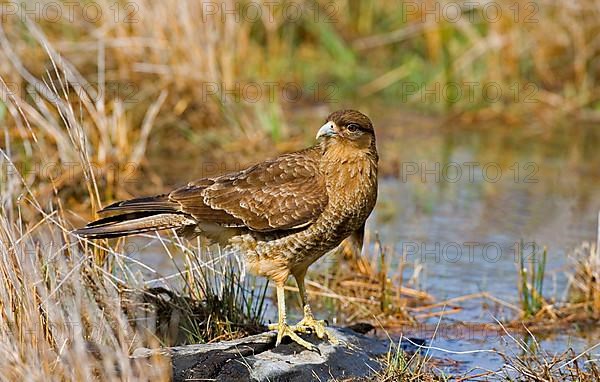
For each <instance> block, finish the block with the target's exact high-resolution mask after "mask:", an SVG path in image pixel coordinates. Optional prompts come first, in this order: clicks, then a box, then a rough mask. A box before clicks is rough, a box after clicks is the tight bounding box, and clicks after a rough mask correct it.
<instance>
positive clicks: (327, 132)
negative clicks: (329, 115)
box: [317, 121, 337, 139]
mask: <svg viewBox="0 0 600 382" xmlns="http://www.w3.org/2000/svg"><path fill="white" fill-rule="evenodd" d="M336 128H337V126H336V125H335V123H333V122H331V121H327V123H325V124H324V125H323V126H321V128H320V129H319V131H318V132H317V139H319V138H321V137H332V136H334V135H337V131H336Z"/></svg>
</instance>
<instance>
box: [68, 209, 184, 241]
mask: <svg viewBox="0 0 600 382" xmlns="http://www.w3.org/2000/svg"><path fill="white" fill-rule="evenodd" d="M191 224H195V221H194V220H193V219H191V218H189V217H188V216H186V215H184V214H181V213H161V212H156V211H143V212H141V211H140V212H130V213H125V214H120V215H115V216H110V217H107V218H103V219H99V220H96V221H94V222H91V223H90V224H88V225H87V226H85V227H83V228H80V229H78V230H75V231H73V233H75V234H76V235H79V236H83V237H87V238H91V239H108V238H114V237H120V236H128V235H133V234H137V233H143V232H150V231H158V230H163V229H170V228H183V227H185V226H187V225H191Z"/></svg>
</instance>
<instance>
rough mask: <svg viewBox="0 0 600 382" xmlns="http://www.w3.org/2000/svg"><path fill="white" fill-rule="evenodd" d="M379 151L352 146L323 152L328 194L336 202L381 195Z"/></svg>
mask: <svg viewBox="0 0 600 382" xmlns="http://www.w3.org/2000/svg"><path fill="white" fill-rule="evenodd" d="M377 160H378V157H377V151H376V150H375V148H374V147H367V148H364V149H357V148H356V147H352V146H350V145H343V144H338V145H335V146H329V147H328V148H327V150H325V152H324V153H323V158H322V162H321V171H323V173H324V174H325V179H326V186H327V192H328V193H329V195H330V201H331V199H332V198H331V196H333V197H334V199H337V200H340V197H341V198H343V199H347V198H356V197H358V198H361V197H362V198H364V197H366V195H363V194H365V193H373V192H374V193H375V194H376V192H377Z"/></svg>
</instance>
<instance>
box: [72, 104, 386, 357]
mask: <svg viewBox="0 0 600 382" xmlns="http://www.w3.org/2000/svg"><path fill="white" fill-rule="evenodd" d="M317 139H318V140H319V142H318V144H317V145H315V146H313V147H310V148H307V149H304V150H301V151H298V152H294V153H289V154H284V155H281V156H279V157H277V158H275V159H271V160H267V161H265V162H262V163H259V164H257V165H255V166H252V167H250V168H248V169H246V170H243V171H240V172H236V173H232V174H227V175H223V176H220V177H216V178H205V179H201V180H198V181H195V182H191V183H189V184H188V185H187V186H185V187H181V188H178V189H175V190H174V191H171V192H170V193H167V194H162V195H157V196H152V197H146V198H137V199H131V200H126V201H122V202H117V203H114V204H111V205H109V206H108V207H106V208H104V209H103V210H102V211H100V212H101V213H103V214H104V213H114V214H115V215H113V216H109V217H105V218H103V219H99V220H96V221H94V222H92V223H90V224H88V225H87V226H86V227H84V228H82V229H79V230H77V231H75V233H76V234H78V235H81V236H85V237H89V238H94V239H98V238H111V237H119V236H124V235H131V234H136V233H141V232H148V231H155V230H161V229H171V228H174V229H178V230H179V231H180V232H181V233H183V234H186V235H195V234H201V235H204V236H206V237H207V238H209V239H212V240H214V241H215V242H217V243H219V244H220V245H222V246H226V247H228V248H230V249H232V250H234V251H237V252H239V253H240V254H241V255H242V257H243V259H244V260H245V262H246V264H247V265H248V267H249V269H250V271H251V272H253V273H254V274H257V275H261V276H265V277H267V278H269V279H271V280H273V281H274V282H275V284H276V285H277V298H278V303H279V305H278V307H279V323H278V325H277V329H278V343H279V342H280V341H281V338H282V336H284V335H287V336H290V337H291V338H292V339H294V340H295V341H296V342H299V343H300V344H302V345H303V346H305V347H308V348H312V345H310V343H308V342H306V341H305V340H303V339H301V338H300V337H299V336H298V335H297V334H295V332H294V331H304V330H305V329H310V330H311V331H314V332H316V334H317V335H318V336H319V337H320V338H322V337H323V335H324V334H325V333H326V330H325V329H324V326H323V323H322V321H316V320H314V318H313V316H312V313H311V311H310V307H309V305H308V303H307V301H306V292H305V288H304V276H305V274H306V270H307V268H308V267H309V266H310V265H311V264H312V263H313V262H315V261H316V260H317V259H318V258H320V257H321V256H323V255H324V254H326V253H327V252H329V251H331V250H332V249H334V248H335V247H337V246H338V245H339V244H340V243H341V242H342V241H343V240H344V239H345V238H347V237H348V236H350V235H352V236H353V238H354V239H355V240H354V241H355V243H358V244H359V245H360V246H362V236H363V231H364V223H365V220H366V219H367V217H368V216H369V214H370V213H371V211H372V209H373V207H374V206H375V202H376V199H377V160H378V156H377V149H376V147H375V132H374V130H373V125H372V123H371V121H370V120H369V118H368V117H367V116H365V115H364V114H362V113H360V112H358V111H355V110H340V111H337V112H335V113H332V114H331V115H329V117H327V121H326V123H325V124H324V125H323V126H322V127H321V129H320V130H319V132H318V133H317ZM290 275H292V276H294V278H295V279H296V281H297V282H298V287H299V289H300V294H301V297H302V301H303V304H304V310H305V316H304V319H303V320H302V321H301V322H300V323H299V324H298V325H296V326H295V327H290V326H288V325H287V323H286V322H285V305H284V301H283V297H284V296H283V285H284V283H285V281H286V280H287V278H288V277H289V276H290Z"/></svg>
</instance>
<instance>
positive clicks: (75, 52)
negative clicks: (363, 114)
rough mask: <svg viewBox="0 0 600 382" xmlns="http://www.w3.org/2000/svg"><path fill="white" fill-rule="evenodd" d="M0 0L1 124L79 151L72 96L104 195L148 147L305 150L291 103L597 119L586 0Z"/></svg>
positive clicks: (592, 15)
mask: <svg viewBox="0 0 600 382" xmlns="http://www.w3.org/2000/svg"><path fill="white" fill-rule="evenodd" d="M1 4H2V25H1V28H0V42H1V48H2V49H1V50H0V76H2V79H3V81H4V83H3V84H2V90H3V91H2V102H4V103H0V121H2V123H3V124H4V125H8V126H9V127H10V130H9V131H8V134H9V135H10V136H11V137H14V138H17V139H20V140H25V141H28V140H31V139H34V140H37V141H38V144H39V143H40V142H43V143H42V145H44V146H45V147H46V148H47V150H44V151H45V153H44V155H45V157H44V158H45V159H48V158H52V157H56V156H57V154H56V153H57V152H58V153H60V155H58V156H59V158H57V159H58V160H59V161H66V160H67V159H68V158H69V157H70V158H71V159H73V158H74V157H76V156H77V155H76V153H73V152H71V151H72V148H71V147H70V146H71V145H70V144H68V142H66V141H67V135H68V134H64V126H63V125H64V124H65V121H62V120H61V118H60V117H59V115H60V113H58V109H57V107H58V108H60V107H65V105H66V104H71V105H73V115H74V117H75V119H76V120H77V121H78V122H79V123H80V124H81V125H82V126H83V127H84V130H85V137H86V145H87V148H86V149H87V150H88V151H89V154H90V155H91V156H90V160H91V161H92V162H93V163H94V164H95V165H96V166H97V167H98V168H101V169H107V168H110V169H111V171H110V172H111V174H109V175H107V176H106V178H107V179H106V181H107V182H108V183H109V185H108V186H110V187H108V188H107V187H104V189H106V190H107V191H106V192H107V193H108V194H107V195H106V196H108V197H109V198H112V197H114V196H115V195H114V193H115V192H116V193H117V195H119V196H121V197H122V196H126V195H123V194H118V192H120V188H121V187H122V186H120V185H119V184H122V183H123V182H116V181H115V179H121V180H122V179H124V178H127V176H128V174H130V173H131V172H132V168H131V166H127V165H125V163H130V164H131V163H135V166H136V170H139V169H141V168H143V167H144V166H145V165H146V164H147V160H146V159H144V155H143V154H144V153H145V151H146V149H148V150H149V151H150V152H152V153H156V154H157V155H153V156H151V157H153V158H170V157H171V156H172V155H175V154H178V155H182V152H183V153H186V155H188V156H191V157H194V158H198V157H199V156H198V153H202V155H201V156H200V159H201V160H202V162H203V163H206V162H211V161H213V162H215V163H216V162H218V163H224V165H223V166H224V167H225V168H226V169H227V170H232V169H234V168H233V167H235V166H239V163H243V164H246V163H247V162H248V161H250V160H251V159H250V158H253V157H254V155H255V154H256V153H257V152H261V153H263V154H265V153H266V154H274V153H275V152H279V151H285V150H289V149H293V148H297V147H301V146H303V145H305V144H307V143H308V142H310V141H311V139H312V133H313V130H314V128H312V127H311V128H308V127H307V126H303V125H302V123H298V122H296V123H291V122H290V120H294V119H293V118H292V116H293V115H294V113H297V112H298V111H299V110H310V111H309V113H314V110H316V113H317V114H319V115H320V114H323V117H324V116H325V115H326V114H327V112H328V111H331V110H334V109H338V108H341V107H362V108H363V109H364V108H367V109H368V110H373V112H375V113H379V110H386V109H387V110H389V109H405V110H410V111H415V110H416V111H419V112H421V113H425V114H435V115H441V116H443V117H446V118H448V117H450V118H458V119H459V122H460V124H469V123H477V122H480V121H482V120H489V119H499V120H501V121H502V123H503V124H509V125H510V124H526V123H528V121H532V120H533V121H540V120H542V121H555V120H557V119H560V118H565V117H568V118H577V119H580V120H586V121H589V120H591V121H597V120H598V119H599V118H600V113H599V112H598V108H599V107H600V103H599V95H600V92H599V86H598V83H597V82H598V79H597V76H598V73H600V71H599V70H598V67H599V65H600V61H599V60H598V58H599V57H600V43H599V41H600V40H598V29H599V27H600V23H599V22H598V19H599V18H598V16H599V15H598V13H599V12H600V7H598V6H597V2H595V1H593V0H577V1H573V2H569V4H565V3H563V2H559V1H500V2H467V3H464V4H463V3H461V2H438V1H429V0H427V1H404V2H387V1H386V2H383V1H374V0H366V1H355V0H346V1H338V2H329V1H281V2H253V1H239V2H237V1H236V2H234V1H218V2H214V1H185V0H184V1H176V0H166V1H161V2H155V1H144V0H136V1H113V0H99V1H93V2H82V3H77V4H75V5H74V3H68V2H67V3H62V2H44V1H41V2H34V1H32V2H24V3H16V2H6V1H3V2H2V3H1ZM51 57H52V58H53V59H54V61H55V62H56V63H55V64H53V63H52V62H51ZM56 66H58V68H57V67H56ZM59 77H63V81H62V82H63V83H62V85H61V86H62V88H63V91H60V88H61V86H57V84H56V82H60V81H59ZM55 93H57V94H55ZM82 97H83V98H86V99H85V100H81V98H82ZM57 98H58V99H62V100H63V101H62V102H56V99H57ZM67 101H68V102H67ZM17 104H18V105H20V108H21V110H17V108H16V107H15V106H16V105H17ZM60 104H62V106H60ZM63 114H64V113H63ZM25 118H27V119H29V123H30V124H33V125H38V126H40V127H43V128H42V129H40V130H36V129H35V127H34V129H33V130H32V129H31V127H30V126H29V127H27V128H25V126H26V123H25ZM374 118H375V120H376V122H377V114H376V115H375V116H374ZM294 121H298V120H294ZM300 121H301V119H300ZM71 122H73V121H71ZM42 125H43V126H42ZM498 125H500V124H498ZM150 129H152V134H151V137H152V139H149V137H150ZM59 131H63V133H57V132H59ZM61 141H63V142H61ZM13 149H14V150H21V147H14V148H13ZM191 150H193V152H190V151H191ZM70 152H71V153H70ZM217 153H225V155H222V154H217ZM216 156H220V157H216ZM263 156H264V155H263ZM157 160H158V159H157ZM23 166H27V164H24V165H23ZM209 167H210V166H209ZM112 170H114V171H112ZM206 172H207V173H204V174H202V175H211V173H213V172H215V173H217V172H223V168H220V167H218V166H213V167H210V168H207V169H206ZM111 178H114V179H111ZM71 179H73V177H71ZM150 180H151V181H150V182H148V183H149V184H158V187H160V186H161V184H160V180H159V179H157V178H150ZM174 181H175V180H173V179H167V183H171V182H174ZM111 184H112V186H111Z"/></svg>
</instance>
